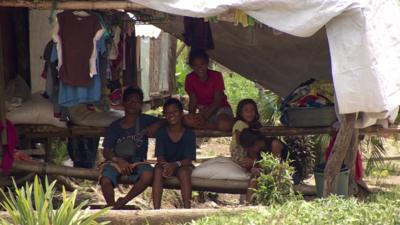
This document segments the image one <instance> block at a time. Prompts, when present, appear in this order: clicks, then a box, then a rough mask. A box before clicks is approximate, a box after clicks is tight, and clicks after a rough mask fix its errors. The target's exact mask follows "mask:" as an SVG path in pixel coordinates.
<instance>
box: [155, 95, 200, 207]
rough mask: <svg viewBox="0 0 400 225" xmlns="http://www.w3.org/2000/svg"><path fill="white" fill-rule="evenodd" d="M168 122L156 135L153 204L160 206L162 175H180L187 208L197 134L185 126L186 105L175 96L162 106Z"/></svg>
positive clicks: (167, 176)
mask: <svg viewBox="0 0 400 225" xmlns="http://www.w3.org/2000/svg"><path fill="white" fill-rule="evenodd" d="M163 111H164V115H165V117H166V120H167V123H168V126H167V127H164V128H162V129H160V130H159V131H158V132H157V135H156V150H155V151H156V157H157V165H156V166H155V169H154V180H153V205H154V209H159V208H160V206H161V196H162V192H163V178H169V177H171V176H177V177H178V179H179V182H180V184H181V194H182V200H183V206H184V208H190V200H191V196H192V182H191V174H192V169H193V165H192V160H195V159H196V136H195V134H194V132H193V131H192V130H190V129H187V128H185V127H184V126H183V123H182V118H183V106H182V103H181V102H180V101H179V100H177V99H174V98H171V99H168V100H167V101H166V102H165V104H164V106H163Z"/></svg>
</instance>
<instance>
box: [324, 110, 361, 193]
mask: <svg viewBox="0 0 400 225" xmlns="http://www.w3.org/2000/svg"><path fill="white" fill-rule="evenodd" d="M339 117H340V119H339V121H340V129H339V132H338V134H337V137H336V141H335V144H334V145H333V149H332V153H331V155H330V157H329V159H328V162H327V163H326V167H325V171H324V194H323V196H324V197H327V196H329V195H330V194H332V193H334V192H335V190H336V184H337V179H338V175H339V172H340V168H341V166H342V163H343V160H344V158H345V156H346V154H347V151H348V150H349V146H350V142H351V139H352V137H353V133H354V124H355V121H356V114H355V113H351V114H345V115H340V116H339Z"/></svg>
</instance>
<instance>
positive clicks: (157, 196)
mask: <svg viewBox="0 0 400 225" xmlns="http://www.w3.org/2000/svg"><path fill="white" fill-rule="evenodd" d="M162 172H163V168H162V167H161V166H160V165H159V164H157V165H156V167H155V168H154V179H153V191H152V195H153V207H154V209H159V208H160V207H161V197H162V193H163V176H162Z"/></svg>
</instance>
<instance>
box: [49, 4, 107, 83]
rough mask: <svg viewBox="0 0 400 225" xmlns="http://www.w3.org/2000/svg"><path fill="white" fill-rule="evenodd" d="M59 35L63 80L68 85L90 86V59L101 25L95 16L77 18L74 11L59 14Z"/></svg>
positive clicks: (61, 76)
mask: <svg viewBox="0 0 400 225" xmlns="http://www.w3.org/2000/svg"><path fill="white" fill-rule="evenodd" d="M57 20H58V24H59V31H58V34H59V36H60V39H61V48H62V64H61V67H60V68H59V70H60V71H59V76H60V78H61V80H62V81H63V82H64V83H65V84H68V85H75V86H90V85H91V83H92V81H91V78H90V76H89V74H90V67H89V59H90V57H91V55H92V52H93V47H94V46H93V39H94V37H95V34H96V33H97V31H98V30H100V29H101V25H100V23H99V21H98V18H97V17H96V16H93V15H88V16H82V17H80V16H76V15H74V14H73V12H72V11H68V10H66V11H64V12H62V13H59V14H57Z"/></svg>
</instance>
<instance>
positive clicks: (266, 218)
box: [191, 189, 400, 225]
mask: <svg viewBox="0 0 400 225" xmlns="http://www.w3.org/2000/svg"><path fill="white" fill-rule="evenodd" d="M399 223H400V189H397V190H396V191H395V192H386V193H384V192H380V193H377V194H373V195H371V196H370V197H369V198H368V199H366V200H365V201H359V200H357V199H355V198H348V199H345V198H340V197H337V196H332V197H330V198H327V199H318V200H315V201H309V202H307V201H304V200H299V201H290V202H287V203H285V204H283V205H274V206H271V207H268V208H262V209H259V210H253V211H249V212H247V213H243V214H241V215H234V216H232V215H227V214H226V215H216V216H211V217H206V218H203V219H201V220H198V221H194V222H192V223H191V224H192V225H206V224H207V225H214V224H215V225H217V224H221V225H225V224H230V225H235V224H240V225H241V224H254V225H257V224H260V225H261V224H288V225H294V224H316V225H319V224H321V225H322V224H332V225H334V224H354V225H356V224H399Z"/></svg>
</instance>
